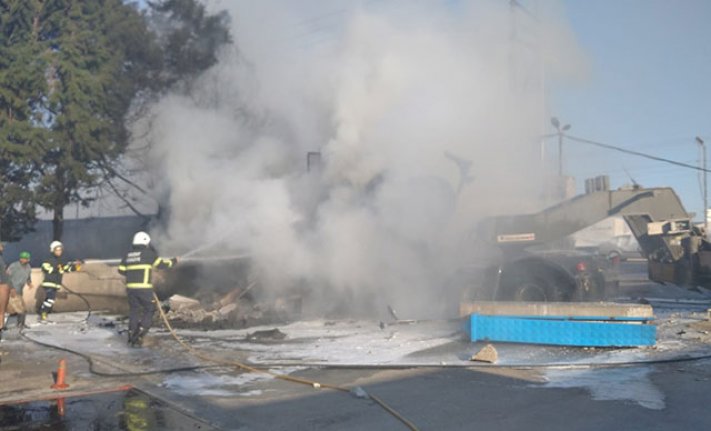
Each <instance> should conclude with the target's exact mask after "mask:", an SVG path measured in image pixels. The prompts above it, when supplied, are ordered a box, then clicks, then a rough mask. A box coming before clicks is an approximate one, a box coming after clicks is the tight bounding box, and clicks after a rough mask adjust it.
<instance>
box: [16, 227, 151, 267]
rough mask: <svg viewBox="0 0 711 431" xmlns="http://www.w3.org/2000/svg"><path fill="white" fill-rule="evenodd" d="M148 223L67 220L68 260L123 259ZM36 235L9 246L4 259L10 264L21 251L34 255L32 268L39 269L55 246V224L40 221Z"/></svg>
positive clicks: (66, 246) (65, 229)
mask: <svg viewBox="0 0 711 431" xmlns="http://www.w3.org/2000/svg"><path fill="white" fill-rule="evenodd" d="M149 223H150V222H149V221H147V220H146V219H144V218H142V217H137V216H126V217H102V218H87V219H75V220H66V221H65V222H64V236H63V237H62V242H63V243H64V249H65V250H64V252H65V257H66V258H67V259H68V260H73V259H112V258H120V257H121V256H123V255H124V254H125V253H126V252H127V251H128V250H129V249H130V248H131V240H132V238H133V234H134V233H136V232H138V231H140V230H146V229H148V227H149V226H148V225H149ZM34 228H35V231H34V232H30V233H28V234H26V235H25V236H24V237H23V238H22V239H21V240H20V241H17V242H8V243H7V244H6V246H5V253H4V257H5V260H6V261H7V262H8V263H10V262H13V261H15V260H17V258H18V255H19V254H20V252H21V251H29V252H30V253H32V266H39V265H40V264H41V263H42V261H43V260H44V259H46V258H47V257H48V256H49V244H50V243H51V242H52V222H51V221H49V220H42V221H39V222H38V223H37V224H36V225H35V227H34Z"/></svg>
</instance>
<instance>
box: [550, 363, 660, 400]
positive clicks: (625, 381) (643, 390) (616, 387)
mask: <svg viewBox="0 0 711 431" xmlns="http://www.w3.org/2000/svg"><path fill="white" fill-rule="evenodd" d="M651 371H652V369H651V368H649V367H639V368H597V369H582V370H581V369H568V370H559V369H551V370H546V372H545V379H546V384H545V387H548V388H584V389H587V390H588V391H589V392H590V394H591V395H592V398H593V399H594V400H605V401H632V402H635V403H637V404H639V405H640V406H642V407H644V408H647V409H651V410H662V409H664V407H665V406H666V404H665V402H664V393H663V392H662V391H660V390H659V389H658V388H657V387H656V386H654V384H653V383H652V381H651V380H650V379H649V374H650V373H651Z"/></svg>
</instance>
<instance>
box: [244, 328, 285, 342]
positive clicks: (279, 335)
mask: <svg viewBox="0 0 711 431" xmlns="http://www.w3.org/2000/svg"><path fill="white" fill-rule="evenodd" d="M284 338H286V334H285V333H283V332H281V331H280V330H279V329H277V328H274V329H267V330H264V331H254V332H252V333H250V334H247V337H246V339H247V340H248V341H253V340H283V339H284Z"/></svg>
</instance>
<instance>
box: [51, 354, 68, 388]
mask: <svg viewBox="0 0 711 431" xmlns="http://www.w3.org/2000/svg"><path fill="white" fill-rule="evenodd" d="M66 377H67V361H66V360H65V359H60V360H59V367H58V368H57V378H56V379H55V381H54V384H53V385H52V386H50V388H52V389H66V388H68V387H69V385H68V384H66V382H65V381H64V379H65V378H66Z"/></svg>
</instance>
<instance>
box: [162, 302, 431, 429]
mask: <svg viewBox="0 0 711 431" xmlns="http://www.w3.org/2000/svg"><path fill="white" fill-rule="evenodd" d="M153 300H154V301H155V303H156V308H158V313H159V314H160V317H161V320H163V324H164V325H165V327H166V329H168V331H169V332H170V335H171V336H172V337H173V338H174V339H175V341H177V342H178V344H180V345H181V346H182V347H183V348H184V349H185V350H187V351H189V352H190V353H192V354H193V356H195V357H197V358H200V359H203V360H205V361H208V362H212V363H215V364H219V365H225V366H230V367H235V368H239V369H242V370H245V371H249V372H250V373H259V374H266V375H269V376H272V377H274V378H275V379H279V380H284V381H287V382H292V383H299V384H302V385H307V386H311V387H312V388H314V389H321V388H326V389H332V390H334V391H341V392H350V391H351V390H350V389H348V388H346V387H343V386H338V385H331V384H328V383H319V382H316V381H313V380H308V379H302V378H300V377H294V376H289V375H286V374H278V373H275V372H273V371H270V370H265V369H261V368H255V367H252V366H250V365H247V364H244V363H242V362H239V361H233V360H228V359H218V358H213V357H211V356H209V355H206V354H204V353H202V352H200V351H199V350H197V349H195V348H194V347H192V346H191V345H189V344H188V343H187V342H185V340H183V339H182V338H180V337H179V336H178V334H177V333H176V332H175V330H174V329H173V327H172V326H171V324H170V322H169V321H168V317H167V316H166V315H165V312H163V307H161V306H160V300H159V299H158V295H156V293H155V292H153ZM368 397H369V398H370V399H371V400H373V401H375V403H377V404H378V405H379V406H380V407H382V408H383V410H385V411H386V412H388V413H389V414H391V415H392V416H393V417H395V418H396V419H397V420H399V421H400V422H402V423H403V424H405V426H406V427H407V428H409V429H410V430H411V431H419V429H418V428H417V426H415V424H413V423H412V422H410V421H409V420H408V419H407V418H405V417H404V416H402V415H401V414H400V413H398V412H397V411H396V410H395V409H393V408H392V407H390V406H389V405H388V404H386V403H385V402H384V401H383V400H382V399H380V398H378V397H376V396H374V395H370V394H368Z"/></svg>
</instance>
